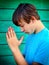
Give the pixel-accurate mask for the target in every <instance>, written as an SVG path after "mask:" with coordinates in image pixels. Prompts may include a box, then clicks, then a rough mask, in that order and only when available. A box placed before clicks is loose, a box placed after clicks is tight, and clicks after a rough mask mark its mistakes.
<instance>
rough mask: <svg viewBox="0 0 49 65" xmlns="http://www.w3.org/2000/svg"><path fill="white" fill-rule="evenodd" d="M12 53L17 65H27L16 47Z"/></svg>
mask: <svg viewBox="0 0 49 65" xmlns="http://www.w3.org/2000/svg"><path fill="white" fill-rule="evenodd" d="M12 52H13V55H14V58H15V61H16V63H17V64H18V65H28V64H27V62H26V61H25V59H24V57H23V55H22V54H21V52H20V50H19V48H18V47H16V49H15V50H14V51H12Z"/></svg>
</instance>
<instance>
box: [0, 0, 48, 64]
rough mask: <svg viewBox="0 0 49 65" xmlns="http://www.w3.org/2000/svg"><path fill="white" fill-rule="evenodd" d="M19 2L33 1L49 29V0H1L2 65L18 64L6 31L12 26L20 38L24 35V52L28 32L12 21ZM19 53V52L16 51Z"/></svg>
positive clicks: (0, 57)
mask: <svg viewBox="0 0 49 65" xmlns="http://www.w3.org/2000/svg"><path fill="white" fill-rule="evenodd" d="M19 3H31V4H34V5H35V7H36V8H37V11H38V13H39V15H40V18H41V20H42V22H43V24H44V25H45V26H46V27H47V28H48V29H49V0H0V65H4V64H5V65H16V63H15V60H14V57H13V55H12V52H11V50H10V48H9V46H8V45H7V41H6V32H7V30H8V27H9V26H12V27H13V28H14V30H15V32H16V34H17V37H18V39H20V37H21V36H22V35H24V36H25V37H24V40H23V42H22V44H21V46H20V47H19V48H20V51H21V53H22V52H23V49H24V45H25V40H26V38H27V34H25V33H22V32H21V31H20V28H19V27H17V26H15V25H14V24H13V23H12V14H13V12H14V10H15V9H16V7H17V6H18V4H19ZM16 53H17V52H16Z"/></svg>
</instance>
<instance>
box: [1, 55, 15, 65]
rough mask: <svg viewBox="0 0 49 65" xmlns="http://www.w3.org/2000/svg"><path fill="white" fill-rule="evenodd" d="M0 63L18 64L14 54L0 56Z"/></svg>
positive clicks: (6, 64)
mask: <svg viewBox="0 0 49 65" xmlns="http://www.w3.org/2000/svg"><path fill="white" fill-rule="evenodd" d="M0 65H16V62H15V60H14V57H13V56H10V55H9V56H0Z"/></svg>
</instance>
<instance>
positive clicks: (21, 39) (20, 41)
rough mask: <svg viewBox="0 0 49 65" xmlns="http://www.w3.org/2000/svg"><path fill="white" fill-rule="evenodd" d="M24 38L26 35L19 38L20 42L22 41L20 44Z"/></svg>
mask: <svg viewBox="0 0 49 65" xmlns="http://www.w3.org/2000/svg"><path fill="white" fill-rule="evenodd" d="M23 39H24V36H22V37H21V38H20V40H19V43H20V44H21V43H22V41H23Z"/></svg>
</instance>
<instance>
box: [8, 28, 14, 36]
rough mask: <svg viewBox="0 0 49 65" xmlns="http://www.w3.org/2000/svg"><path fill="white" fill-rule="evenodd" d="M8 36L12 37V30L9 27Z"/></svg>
mask: <svg viewBox="0 0 49 65" xmlns="http://www.w3.org/2000/svg"><path fill="white" fill-rule="evenodd" d="M8 34H9V37H12V36H13V35H12V29H11V27H9V28H8Z"/></svg>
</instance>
